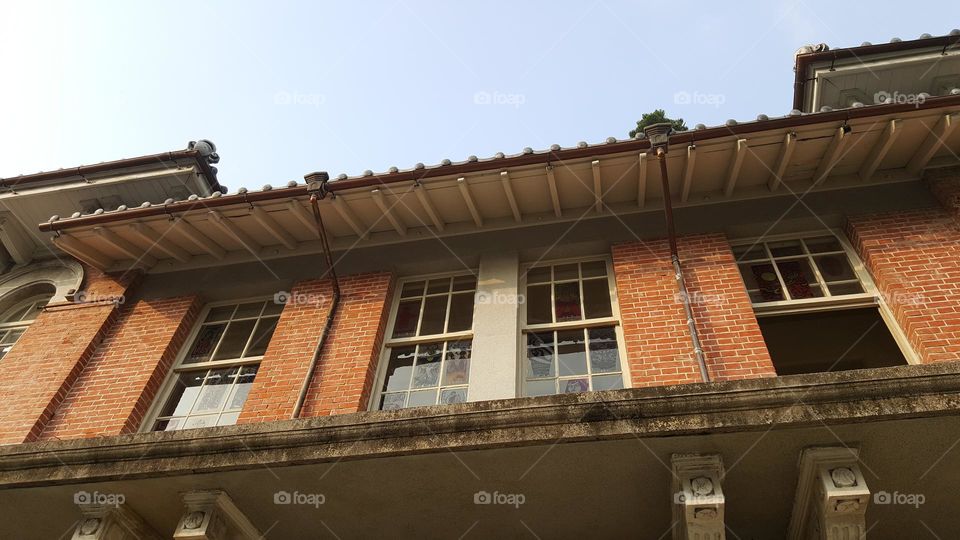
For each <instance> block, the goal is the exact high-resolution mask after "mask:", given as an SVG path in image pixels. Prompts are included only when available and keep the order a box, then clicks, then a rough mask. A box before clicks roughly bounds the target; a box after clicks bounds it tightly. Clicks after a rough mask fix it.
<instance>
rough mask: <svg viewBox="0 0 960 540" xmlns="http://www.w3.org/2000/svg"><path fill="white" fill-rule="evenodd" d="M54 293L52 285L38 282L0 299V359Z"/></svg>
mask: <svg viewBox="0 0 960 540" xmlns="http://www.w3.org/2000/svg"><path fill="white" fill-rule="evenodd" d="M54 293H56V289H55V288H54V286H53V285H50V284H47V283H39V284H35V285H30V286H27V287H23V288H21V289H19V290H17V291H14V292H12V293H10V294H8V295H7V296H6V297H5V298H3V299H2V300H0V359H2V358H3V357H4V356H6V355H7V353H8V352H10V349H11V348H13V345H14V344H15V343H16V342H17V340H18V339H20V336H22V335H23V333H24V332H25V331H26V329H27V327H29V326H30V324H31V323H32V322H33V321H34V319H36V318H37V315H38V314H39V313H40V310H42V309H43V307H44V306H46V305H47V302H49V301H50V299H51V298H52V297H53V295H54Z"/></svg>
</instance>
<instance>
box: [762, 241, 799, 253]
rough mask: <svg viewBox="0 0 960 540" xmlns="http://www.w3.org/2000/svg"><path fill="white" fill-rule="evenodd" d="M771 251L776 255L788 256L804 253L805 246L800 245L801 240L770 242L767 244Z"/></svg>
mask: <svg viewBox="0 0 960 540" xmlns="http://www.w3.org/2000/svg"><path fill="white" fill-rule="evenodd" d="M767 247H769V248H770V253H772V254H773V256H774V257H788V256H790V255H802V254H803V248H802V247H800V240H785V241H783V242H770V243H769V244H767Z"/></svg>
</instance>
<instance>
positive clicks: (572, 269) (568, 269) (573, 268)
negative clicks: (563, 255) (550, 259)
mask: <svg viewBox="0 0 960 540" xmlns="http://www.w3.org/2000/svg"><path fill="white" fill-rule="evenodd" d="M579 277H580V272H579V271H578V270H577V264H576V263H573V264H560V265H557V266H554V267H553V280H554V281H563V280H565V279H577V278H579Z"/></svg>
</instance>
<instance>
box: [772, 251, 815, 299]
mask: <svg viewBox="0 0 960 540" xmlns="http://www.w3.org/2000/svg"><path fill="white" fill-rule="evenodd" d="M777 268H778V269H779V270H780V275H781V276H782V277H783V282H784V283H785V284H786V286H787V291H788V292H789V293H790V298H792V299H794V300H796V299H800V298H813V297H815V296H816V291H814V290H813V287H811V285H814V284H816V283H817V278H816V277H814V274H813V269H812V268H810V262H809V261H808V260H807V259H797V260H792V261H777Z"/></svg>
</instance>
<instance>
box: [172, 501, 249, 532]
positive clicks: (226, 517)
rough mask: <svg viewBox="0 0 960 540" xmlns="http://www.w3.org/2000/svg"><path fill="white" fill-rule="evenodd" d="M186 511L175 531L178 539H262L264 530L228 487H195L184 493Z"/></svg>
mask: <svg viewBox="0 0 960 540" xmlns="http://www.w3.org/2000/svg"><path fill="white" fill-rule="evenodd" d="M182 498H183V504H184V506H186V511H185V512H184V513H183V516H182V517H181V518H180V522H179V523H178V524H177V529H176V532H174V533H173V538H174V539H175V540H238V539H249V540H259V539H260V538H262V535H261V534H260V531H258V530H257V528H256V527H254V525H253V523H251V522H250V520H249V519H247V516H246V515H244V514H243V512H241V511H240V509H239V508H237V505H235V504H234V503H233V500H232V499H231V498H230V496H229V495H227V493H226V492H225V491H222V490H210V491H191V492H189V493H184V494H183V495H182Z"/></svg>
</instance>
